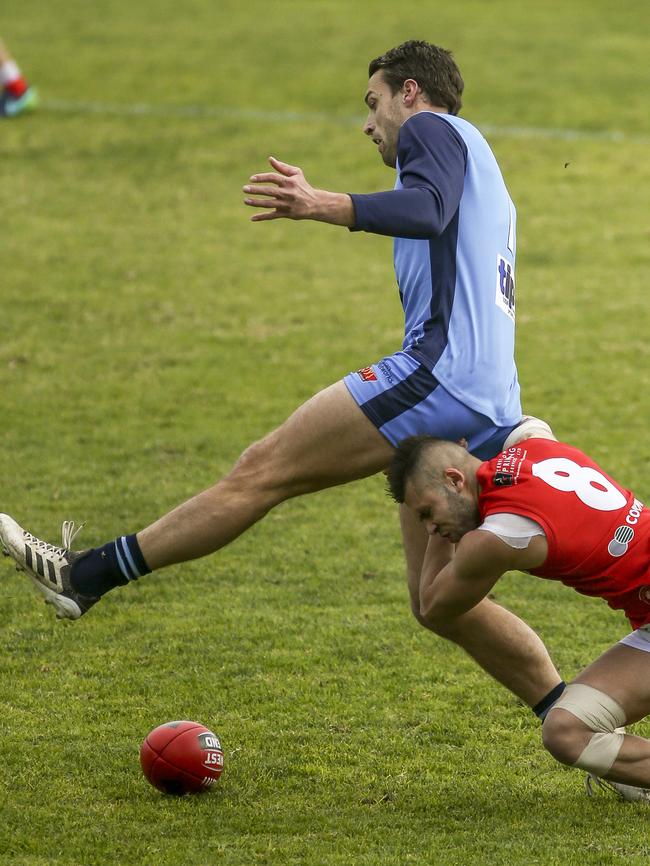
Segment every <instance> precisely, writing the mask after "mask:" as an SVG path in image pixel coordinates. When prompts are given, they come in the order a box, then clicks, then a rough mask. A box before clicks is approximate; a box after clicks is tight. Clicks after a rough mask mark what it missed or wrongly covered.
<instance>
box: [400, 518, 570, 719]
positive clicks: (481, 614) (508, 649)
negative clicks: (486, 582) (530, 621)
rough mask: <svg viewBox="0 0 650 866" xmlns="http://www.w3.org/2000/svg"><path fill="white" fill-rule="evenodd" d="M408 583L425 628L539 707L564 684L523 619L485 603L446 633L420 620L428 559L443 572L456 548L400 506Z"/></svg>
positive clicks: (418, 617)
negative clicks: (421, 584)
mask: <svg viewBox="0 0 650 866" xmlns="http://www.w3.org/2000/svg"><path fill="white" fill-rule="evenodd" d="M400 523H401V527H402V537H403V541H404V553H405V556H406V568H407V582H408V588H409V595H410V597H411V608H412V610H413V613H414V615H415V617H416V619H417V620H418V622H420V623H421V624H422V625H423V626H425V627H426V628H429V629H431V630H432V631H435V632H436V634H438V635H440V636H441V637H444V638H446V639H447V640H451V641H453V642H454V643H456V644H458V645H459V646H460V647H462V648H463V649H464V650H465V652H466V653H467V654H468V655H469V656H471V657H472V658H473V659H474V661H476V662H477V663H478V664H479V665H480V666H481V667H482V668H483V670H485V671H486V672H487V673H488V674H490V676H492V677H493V678H494V679H495V680H497V681H498V682H500V683H501V684H502V685H504V686H505V687H506V688H507V689H509V690H510V691H511V692H513V693H514V694H515V695H517V697H518V698H520V699H521V700H522V701H524V703H526V704H528V705H529V706H530V707H535V706H536V705H538V704H539V703H540V701H542V700H543V699H544V698H545V697H546V696H547V695H548V694H550V693H551V692H553V690H554V689H556V688H557V687H558V685H559V684H560V683H561V682H562V678H561V677H560V675H559V673H558V671H557V669H556V668H555V665H554V664H553V662H552V661H551V658H550V656H549V654H548V651H547V649H546V647H545V646H544V644H543V642H542V641H541V640H540V638H539V637H538V635H537V634H535V632H534V631H533V630H532V629H531V628H530V626H528V625H526V623H525V622H523V621H522V620H521V619H519V617H518V616H516V615H515V614H514V613H511V612H510V611H508V610H506V609H505V608H503V607H501V606H500V605H498V604H495V603H494V602H492V601H490V600H489V599H484V600H483V601H482V602H481V603H480V604H478V605H477V606H476V607H475V608H473V610H471V611H469V612H468V613H466V614H465V615H464V616H461V617H459V618H458V619H456V620H454V622H453V623H449V625H448V626H447V627H446V628H444V629H440V628H436V629H432V627H431V626H430V625H429V624H428V623H427V622H426V620H425V619H423V617H422V616H421V615H420V576H421V574H422V571H423V567H424V564H425V560H426V563H427V565H428V566H432V560H433V559H436V561H437V562H438V563H439V565H438V566H437V567H438V568H441V567H442V566H443V565H444V564H445V563H446V562H448V561H449V559H450V557H451V556H452V555H453V545H451V544H450V543H449V542H448V541H446V540H445V539H444V538H439V537H438V536H429V534H428V533H427V532H426V530H425V528H424V526H423V525H422V523H421V522H420V521H419V519H418V517H417V515H416V514H415V513H414V512H413V511H412V510H411V509H409V508H407V507H406V506H404V505H402V506H400Z"/></svg>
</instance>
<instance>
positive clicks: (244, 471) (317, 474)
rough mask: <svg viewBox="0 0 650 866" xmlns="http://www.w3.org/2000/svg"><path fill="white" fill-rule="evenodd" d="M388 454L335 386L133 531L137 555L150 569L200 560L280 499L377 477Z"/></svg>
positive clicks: (384, 442) (352, 403)
mask: <svg viewBox="0 0 650 866" xmlns="http://www.w3.org/2000/svg"><path fill="white" fill-rule="evenodd" d="M393 450H394V449H393V447H392V446H391V445H390V444H389V443H388V441H387V440H386V439H385V438H384V437H383V436H382V435H381V433H379V431H378V430H377V428H376V427H375V426H374V425H373V424H372V423H371V422H370V421H369V420H368V419H367V418H366V416H365V415H364V414H363V412H362V411H361V409H359V407H358V406H357V404H356V403H355V401H354V400H353V399H352V397H351V396H350V393H349V392H348V390H347V388H346V386H345V384H344V383H343V382H337V383H335V384H334V385H331V386H330V387H329V388H326V389H325V390H324V391H321V392H320V393H319V394H316V396H314V397H312V398H311V399H310V400H308V401H307V402H306V403H304V404H303V405H302V406H300V407H299V408H298V409H297V410H296V411H295V412H294V413H293V414H292V415H291V416H290V417H289V418H288V419H287V421H285V422H284V424H282V425H281V426H280V427H278V428H277V429H276V430H274V431H273V432H272V433H270V434H269V435H268V436H266V437H264V438H263V439H261V440H260V441H259V442H256V443H255V444H254V445H251V446H250V448H248V449H247V450H246V451H245V452H244V453H243V454H242V456H241V457H240V459H239V460H238V461H237V463H236V464H235V466H234V467H233V469H232V471H231V472H230V473H229V474H228V475H226V476H225V477H224V478H222V479H221V481H219V482H218V483H217V484H215V485H214V486H213V487H210V488H208V489H207V490H204V491H203V492H202V493H199V494H198V496H195V497H194V498H193V499H190V500H188V501H187V502H185V503H183V504H182V505H179V506H178V508H175V509H174V510H173V511H171V512H169V514H167V515H165V516H164V517H162V518H161V519H160V520H157V521H156V522H155V523H153V524H152V525H151V526H149V527H147V528H146V529H144V530H142V532H139V533H138V541H139V543H140V547H141V550H142V554H143V556H144V558H145V559H146V561H147V563H148V564H149V567H150V568H151V569H152V570H155V569H157V568H162V567H163V566H166V565H171V564H173V563H176V562H184V561H185V560H188V559H194V558H196V557H199V556H205V555H206V554H208V553H212V552H214V551H215V550H218V549H219V548H221V547H223V546H224V545H225V544H228V542H230V541H232V540H233V539H235V538H236V537H237V536H238V535H241V533H242V532H244V530H246V529H248V528H249V527H250V526H252V524H254V523H255V522H256V521H258V520H259V519H260V518H261V517H263V516H264V515H265V514H266V513H267V512H268V511H269V510H270V509H271V508H273V507H274V506H275V505H278V504H279V503H280V502H284V501H285V500H286V499H290V498H291V497H294V496H300V495H302V494H305V493H313V492H315V491H317V490H323V489H325V488H326V487H333V486H335V485H337V484H345V483H346V482H348V481H354V480H356V479H358V478H364V477H366V476H368V475H373V474H374V473H376V472H379V471H380V470H381V469H384V468H385V467H386V466H387V465H388V463H389V462H390V459H391V456H392V454H393Z"/></svg>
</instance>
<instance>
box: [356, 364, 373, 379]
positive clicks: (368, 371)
mask: <svg viewBox="0 0 650 866" xmlns="http://www.w3.org/2000/svg"><path fill="white" fill-rule="evenodd" d="M357 376H359V378H360V379H361V381H362V382H376V381H377V374H376V373H375V371H374V370H373V369H372V367H364V368H363V369H362V370H357Z"/></svg>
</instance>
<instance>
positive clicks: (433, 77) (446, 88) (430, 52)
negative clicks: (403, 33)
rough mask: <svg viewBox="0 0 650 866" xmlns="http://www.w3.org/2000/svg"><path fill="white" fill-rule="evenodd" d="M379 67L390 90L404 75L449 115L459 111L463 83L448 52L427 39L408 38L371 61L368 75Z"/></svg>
mask: <svg viewBox="0 0 650 866" xmlns="http://www.w3.org/2000/svg"><path fill="white" fill-rule="evenodd" d="M380 69H381V71H382V72H383V75H384V79H385V81H386V83H387V84H388V85H389V86H390V88H391V90H392V92H393V93H396V92H397V91H398V90H399V89H400V88H401V86H402V85H403V84H404V82H405V81H406V79H407V78H412V79H413V80H414V81H417V83H418V84H419V85H420V87H421V88H422V91H423V93H424V94H425V95H426V97H427V99H428V100H429V101H430V103H431V105H441V106H445V108H447V110H448V111H449V113H450V114H458V112H459V111H460V107H461V105H462V100H461V95H462V92H463V88H464V87H465V85H464V83H463V79H462V78H461V74H460V71H459V69H458V67H457V66H456V64H455V62H454V60H453V58H452V56H451V52H450V51H445V49H444V48H438V46H437V45H431V43H429V42H420V41H418V40H416V39H410V40H409V41H408V42H402V44H401V45H397V46H396V47H395V48H391V49H390V51H387V52H386V53H385V54H382V55H381V57H376V58H375V59H374V60H371V61H370V65H369V66H368V77H369V78H370V77H372V76H373V75H374V74H375V72H377V71H378V70H380Z"/></svg>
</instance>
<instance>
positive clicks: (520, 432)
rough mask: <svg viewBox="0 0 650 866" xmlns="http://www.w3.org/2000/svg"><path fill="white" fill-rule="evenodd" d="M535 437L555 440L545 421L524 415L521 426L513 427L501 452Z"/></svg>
mask: <svg viewBox="0 0 650 866" xmlns="http://www.w3.org/2000/svg"><path fill="white" fill-rule="evenodd" d="M535 437H538V438H541V439H554V438H555V436H554V435H553V431H552V430H551V428H550V427H549V425H548V424H547V423H546V421H542V419H541V418H534V417H533V416H532V415H526V416H525V418H524V419H523V420H522V422H521V424H519V425H518V426H517V427H515V429H514V430H513V431H512V432H511V433H510V435H509V436H508V438H507V439H506V441H505V442H504V443H503V450H504V451H506V450H507V449H508V448H512V446H513V445H516V444H517V443H518V442H521V441H522V440H523V439H534V438H535Z"/></svg>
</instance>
